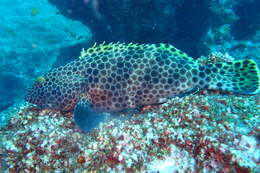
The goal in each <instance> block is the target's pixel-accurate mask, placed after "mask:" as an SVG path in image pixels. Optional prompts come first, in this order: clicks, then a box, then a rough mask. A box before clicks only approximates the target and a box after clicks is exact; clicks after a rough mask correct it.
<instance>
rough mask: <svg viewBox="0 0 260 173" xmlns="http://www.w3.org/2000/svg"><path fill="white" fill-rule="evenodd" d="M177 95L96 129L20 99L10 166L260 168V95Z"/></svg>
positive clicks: (6, 142) (5, 158)
mask: <svg viewBox="0 0 260 173" xmlns="http://www.w3.org/2000/svg"><path fill="white" fill-rule="evenodd" d="M204 94H205V93H204V92H202V93H201V94H193V95H190V96H186V97H183V98H173V99H171V100H169V101H168V102H167V103H165V104H163V105H160V106H156V107H155V108H153V109H148V110H146V109H144V111H143V112H142V113H136V114H134V115H133V116H132V117H131V118H130V119H128V120H125V121H121V120H116V119H115V120H112V121H109V122H107V123H105V124H102V125H101V126H100V127H99V128H98V129H96V130H95V131H93V132H91V133H83V132H81V131H79V130H78V129H77V127H75V124H74V123H73V120H72V118H71V115H70V114H68V113H67V114H64V113H60V112H53V111H49V110H38V109H37V108H35V107H33V106H32V105H27V104H25V105H20V110H19V111H17V112H16V113H15V115H13V117H12V118H11V120H10V122H9V124H8V125H7V126H6V127H2V128H1V129H0V130H1V131H0V132H1V134H0V135H1V139H2V147H1V152H2V154H1V161H2V162H1V167H2V169H3V170H4V171H5V172H8V171H9V172H21V171H22V172H23V171H26V170H27V171H29V172H35V171H36V172H48V171H49V172H53V171H58V172H59V171H67V172H91V171H93V172H98V171H104V172H154V171H160V172H169V171H171V172H177V171H178V172H218V171H222V172H232V171H233V172H241V171H242V172H258V171H259V154H260V148H259V137H258V138H257V136H259V131H260V129H259V127H260V120H259V114H260V110H259V109H258V108H259V105H260V103H259V95H255V96H235V95H215V94H209V93H208V94H207V95H204ZM160 165H161V166H160Z"/></svg>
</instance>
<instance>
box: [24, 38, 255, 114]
mask: <svg viewBox="0 0 260 173" xmlns="http://www.w3.org/2000/svg"><path fill="white" fill-rule="evenodd" d="M39 79H40V80H39ZM39 79H38V80H36V81H35V83H34V84H33V87H32V88H31V89H30V90H29V92H28V95H27V98H26V99H27V101H29V102H31V103H34V104H37V105H39V106H40V107H42V108H51V109H56V110H62V111H73V110H74V109H75V107H76V105H77V104H79V103H81V104H82V103H83V104H85V105H86V103H87V105H88V106H87V107H89V108H91V109H93V110H95V111H97V112H116V111H121V110H124V109H128V108H135V107H137V106H141V105H149V104H156V103H160V102H161V100H163V99H164V98H168V97H174V96H176V95H180V94H185V93H189V92H190V91H192V90H194V89H217V90H224V91H232V92H237V93H242V94H254V93H257V92H259V85H260V84H259V83H260V82H259V81H260V80H259V69H258V67H257V64H256V63H255V62H254V61H253V60H240V61H234V62H223V63H217V64H207V65H201V64H199V63H198V62H197V61H195V60H194V59H193V58H191V57H189V56H188V55H186V54H185V53H183V52H182V51H180V50H178V49H176V48H175V47H174V46H172V45H169V44H140V45H139V44H121V43H116V44H112V43H111V44H101V45H99V46H94V47H92V48H89V49H88V50H86V51H85V50H83V51H82V52H81V56H80V58H78V59H77V60H74V61H72V62H70V63H68V64H66V65H65V66H62V67H58V68H56V69H53V70H52V71H50V72H49V73H47V74H46V75H44V76H43V77H41V78H39Z"/></svg>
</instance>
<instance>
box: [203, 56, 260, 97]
mask: <svg viewBox="0 0 260 173" xmlns="http://www.w3.org/2000/svg"><path fill="white" fill-rule="evenodd" d="M205 69H207V70H208V72H210V74H209V77H210V78H211V80H210V82H209V83H208V88H209V89H217V90H223V91H230V92H235V93H240V94H256V93H259V91H260V73H259V69H258V67H257V64H256V62H255V61H253V60H251V59H246V60H237V61H233V62H227V63H217V64H209V65H207V66H206V68H205Z"/></svg>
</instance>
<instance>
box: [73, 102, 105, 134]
mask: <svg viewBox="0 0 260 173" xmlns="http://www.w3.org/2000/svg"><path fill="white" fill-rule="evenodd" d="M107 119H108V115H107V114H105V113H100V112H98V111H95V110H94V109H93V108H92V106H91V103H90V102H89V101H88V100H87V99H85V98H84V99H81V100H80V101H79V102H78V104H77V105H76V107H75V109H74V120H75V123H76V125H78V126H79V128H80V129H81V130H83V131H86V132H90V131H91V130H93V129H94V128H97V127H98V126H99V125H100V123H101V122H105V121H106V120H107Z"/></svg>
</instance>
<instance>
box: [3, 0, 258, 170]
mask: <svg viewBox="0 0 260 173" xmlns="http://www.w3.org/2000/svg"><path fill="white" fill-rule="evenodd" d="M0 13H1V16H0V23H1V25H0V69H1V70H0V81H1V82H0V147H1V148H0V171H1V172H162V173H163V172H239V173H243V172H260V118H259V115H260V97H259V96H260V95H259V93H257V94H255V95H235V94H232V93H224V94H223V93H220V92H218V91H200V92H197V93H195V94H190V95H187V96H185V97H174V98H172V99H169V100H168V102H166V103H164V104H162V105H156V106H148V107H145V108H143V109H142V110H140V111H138V112H135V113H134V114H133V115H132V116H131V118H129V119H127V120H125V121H121V120H119V119H114V120H112V121H108V122H106V123H104V124H102V125H101V126H100V127H99V128H98V129H96V130H95V131H93V132H92V133H85V132H82V131H80V130H79V129H78V128H77V127H76V125H75V123H74V121H73V118H72V115H71V114H70V113H64V112H57V111H51V110H40V109H38V108H37V107H35V106H34V105H32V104H29V103H27V102H25V101H24V96H25V94H26V92H27V88H28V87H30V86H31V85H32V83H33V81H34V80H35V78H36V77H38V76H41V75H43V74H45V73H46V72H48V71H49V70H51V69H53V68H56V67H59V66H62V65H64V64H66V63H68V62H70V61H72V60H75V59H77V58H78V57H79V56H80V52H81V50H82V49H83V48H84V49H87V48H89V47H92V46H93V45H94V44H95V43H96V44H101V43H104V42H105V43H111V42H114V43H116V42H121V43H139V44H144V43H149V44H152V43H169V44H171V45H173V46H175V47H176V48H178V49H180V50H181V51H183V52H185V53H187V54H188V55H189V56H191V57H193V58H194V61H195V60H196V61H199V62H203V63H205V62H209V63H215V62H223V61H225V62H228V61H234V60H238V59H248V58H249V59H254V60H255V61H256V62H257V64H258V66H259V65H260V1H259V0H38V1H28V0H12V1H10V0H1V2H0Z"/></svg>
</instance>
